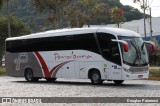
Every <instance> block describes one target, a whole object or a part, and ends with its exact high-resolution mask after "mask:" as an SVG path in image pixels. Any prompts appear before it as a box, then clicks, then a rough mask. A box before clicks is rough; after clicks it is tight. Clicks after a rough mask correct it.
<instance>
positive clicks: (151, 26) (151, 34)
mask: <svg viewBox="0 0 160 106" xmlns="http://www.w3.org/2000/svg"><path fill="white" fill-rule="evenodd" d="M149 11H150V33H151V37H152V33H153V31H152V9H151V7H150V8H149Z"/></svg>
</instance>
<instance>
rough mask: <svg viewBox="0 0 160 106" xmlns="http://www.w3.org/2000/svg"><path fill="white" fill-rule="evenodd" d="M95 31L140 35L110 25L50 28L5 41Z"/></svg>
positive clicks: (117, 34) (116, 34)
mask: <svg viewBox="0 0 160 106" xmlns="http://www.w3.org/2000/svg"><path fill="white" fill-rule="evenodd" d="M96 32H102V33H109V34H113V35H115V36H119V35H121V36H132V37H140V35H139V34H138V33H136V32H134V31H130V30H127V29H121V28H110V27H90V28H70V29H58V30H51V31H46V32H40V33H33V34H29V35H24V36H19V37H11V38H7V39H6V41H9V40H18V39H32V38H43V37H52V36H63V35H74V34H84V33H96Z"/></svg>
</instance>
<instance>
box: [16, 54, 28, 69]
mask: <svg viewBox="0 0 160 106" xmlns="http://www.w3.org/2000/svg"><path fill="white" fill-rule="evenodd" d="M27 62H28V54H27V53H19V55H18V57H17V58H15V59H14V63H15V64H16V70H17V71H19V70H20V68H21V64H22V63H23V64H24V63H27Z"/></svg>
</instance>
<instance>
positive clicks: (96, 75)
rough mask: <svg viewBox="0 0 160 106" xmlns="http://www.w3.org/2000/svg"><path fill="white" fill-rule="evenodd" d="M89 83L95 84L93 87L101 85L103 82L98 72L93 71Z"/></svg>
mask: <svg viewBox="0 0 160 106" xmlns="http://www.w3.org/2000/svg"><path fill="white" fill-rule="evenodd" d="M91 82H92V84H95V85H99V84H102V83H103V80H101V75H100V72H99V71H98V70H94V71H93V72H92V73H91Z"/></svg>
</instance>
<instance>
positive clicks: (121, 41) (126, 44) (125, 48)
mask: <svg viewBox="0 0 160 106" xmlns="http://www.w3.org/2000/svg"><path fill="white" fill-rule="evenodd" d="M112 42H119V43H121V44H123V49H124V51H125V52H128V43H127V42H126V41H124V40H116V39H112Z"/></svg>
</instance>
